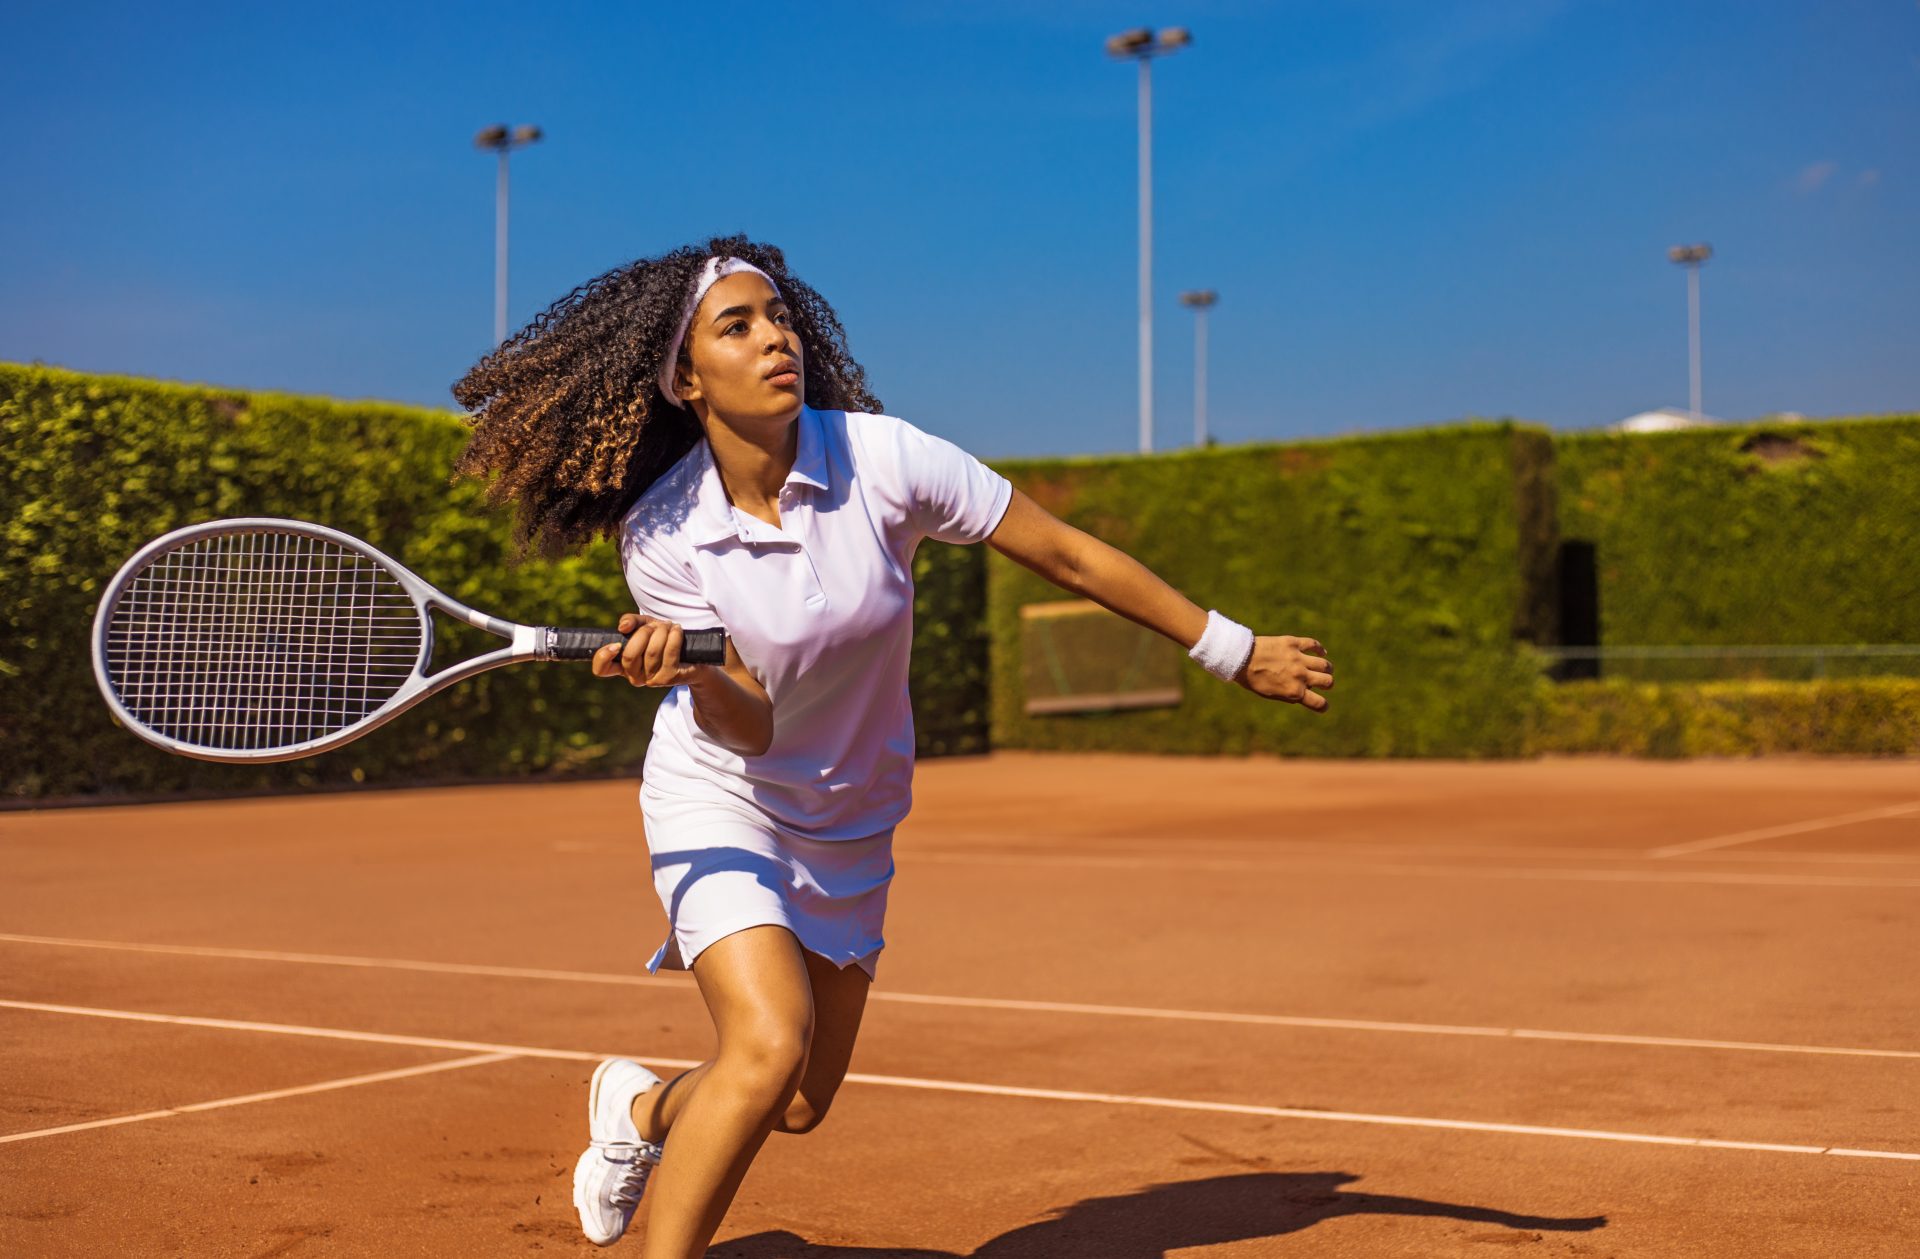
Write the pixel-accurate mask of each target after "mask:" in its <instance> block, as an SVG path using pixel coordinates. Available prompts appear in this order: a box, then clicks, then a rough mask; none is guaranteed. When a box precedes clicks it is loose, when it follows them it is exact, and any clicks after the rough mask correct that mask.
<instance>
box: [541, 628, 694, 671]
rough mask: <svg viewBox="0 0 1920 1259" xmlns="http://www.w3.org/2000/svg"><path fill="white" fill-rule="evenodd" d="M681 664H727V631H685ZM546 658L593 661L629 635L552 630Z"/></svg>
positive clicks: (576, 630) (547, 644)
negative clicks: (608, 645)
mask: <svg viewBox="0 0 1920 1259" xmlns="http://www.w3.org/2000/svg"><path fill="white" fill-rule="evenodd" d="M681 633H682V638H681V642H680V663H681V664H725V663H726V662H727V631H725V630H723V629H690V630H683V631H681ZM546 635H547V641H546V645H545V650H544V651H542V653H541V656H540V658H541V659H542V660H591V659H592V658H593V653H594V652H596V651H599V650H600V649H601V648H602V647H605V646H606V645H607V644H608V643H624V642H626V641H627V636H626V635H625V634H617V633H615V632H614V631H612V630H603V629H549V630H547V631H546Z"/></svg>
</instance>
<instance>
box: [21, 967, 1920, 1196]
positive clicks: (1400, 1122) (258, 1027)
mask: <svg viewBox="0 0 1920 1259" xmlns="http://www.w3.org/2000/svg"><path fill="white" fill-rule="evenodd" d="M0 1008H4V1009H12V1010H30V1011H35V1012H38V1013H46V1014H71V1015H80V1016H85V1017H91V1018H105V1019H131V1020H134V1021H136V1022H142V1023H170V1024H175V1025H178V1026H183V1027H211V1028H222V1029H227V1030H232V1031H248V1032H265V1033H270V1034H276V1035H283V1036H318V1037H323V1038H326V1039H330V1040H360V1041H368V1042H371V1043H374V1044H382V1045H419V1046H423V1047H426V1048H431V1049H468V1050H477V1051H481V1052H483V1053H485V1054H498V1055H501V1056H503V1057H516V1058H548V1059H564V1060H568V1061H577V1062H590V1061H598V1060H599V1059H600V1058H603V1057H606V1056H607V1055H605V1054H602V1053H595V1052H590V1051H585V1050H568V1049H544V1048H538V1047H535V1046H530V1045H489V1044H483V1043H481V1042H477V1041H459V1040H443V1039H439V1038H434V1037H426V1036H395V1035H392V1034H389V1033H385V1032H352V1031H347V1030H344V1029H341V1028H324V1027H298V1026H294V1025H291V1024H281V1023H248V1022H241V1021H239V1020H236V1019H208V1018H196V1017H192V1016H189V1015H181V1014H149V1013H145V1012H141V1011H133V1010H101V1009H93V1008H91V1007H87V1006H71V1005H51V1004H47V1003H44V1002H38V1001H6V1000H0ZM645 1061H646V1062H649V1063H652V1064H655V1065H658V1066H669V1067H688V1066H692V1065H693V1064H692V1063H691V1062H688V1061H686V1060H684V1059H675V1058H654V1057H651V1056H649V1057H647V1058H646V1059H645ZM442 1065H450V1064H442ZM846 1079H847V1081H848V1083H852V1084H872V1085H877V1086H879V1087H883V1088H903V1089H919V1090H922V1091H925V1092H935V1093H967V1094H974V1095H977V1096H985V1097H1020V1098H1032V1099H1036V1100H1041V1101H1058V1102H1090V1103H1095V1104H1098V1105H1105V1106H1145V1107H1151V1108H1154V1109H1159V1110H1186V1111H1203V1112H1208V1113H1212V1114H1224V1115H1254V1116H1258V1117H1261V1118H1269V1119H1310V1120H1319V1121H1321V1122H1325V1123H1358V1124H1377V1125H1383V1126H1387V1127H1396V1128H1437V1129H1442V1130H1445V1131H1451V1132H1492V1133H1503V1134H1509V1135H1515V1136H1538V1137H1562V1138H1570V1139H1576V1140H1583V1141H1620V1142H1626V1143H1629V1144H1635V1145H1684V1146H1692V1147H1694V1148H1696V1149H1708V1150H1755V1151H1761V1152H1766V1153H1774V1154H1835V1155H1843V1156H1845V1157H1849V1158H1876V1159H1898V1160H1903V1161H1909V1162H1920V1153H1909V1152H1906V1151H1903V1150H1861V1149H1854V1148H1851V1147H1846V1146H1826V1145H1791V1144H1786V1143H1782V1142H1774V1141H1728V1140H1722V1139H1720V1138H1717V1137H1668V1136H1660V1135H1657V1134H1653V1133H1644V1132H1609V1131H1606V1130H1604V1129H1598V1128H1555V1127H1548V1126H1545V1125H1542V1124H1512V1123H1488V1122H1483V1121H1480V1120H1473V1119H1430V1118H1425V1117H1421V1116H1415V1115H1375V1114H1367V1113H1364V1112H1361V1111H1343V1110H1307V1109H1303V1108H1300V1107H1295V1106H1253V1105H1246V1104H1242V1103H1238V1102H1203V1101H1194V1100H1191V1099H1187V1098H1179V1097H1146V1096H1137V1095H1133V1094H1127V1093H1088V1092H1082V1091H1079V1090H1076V1089H1040V1088H1021V1087H1019V1086H1016V1085H1007V1084H972V1083H968V1082H965V1081H961V1080H927V1079H919V1078H917V1077H914V1076H902V1075H869V1074H866V1073H864V1072H858V1071H850V1072H848V1073H847V1076H846Z"/></svg>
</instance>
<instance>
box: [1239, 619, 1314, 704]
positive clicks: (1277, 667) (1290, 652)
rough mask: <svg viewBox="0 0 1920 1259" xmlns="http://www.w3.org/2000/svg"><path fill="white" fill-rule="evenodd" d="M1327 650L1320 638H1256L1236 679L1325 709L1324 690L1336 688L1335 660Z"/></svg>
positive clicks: (1273, 694) (1261, 690)
mask: <svg viewBox="0 0 1920 1259" xmlns="http://www.w3.org/2000/svg"><path fill="white" fill-rule="evenodd" d="M1324 651H1326V648H1325V647H1322V646H1321V645H1320V640H1319V639H1317V638H1295V637H1293V636H1292V635H1291V634H1280V635H1277V636H1276V637H1273V638H1255V639H1254V640H1253V655H1251V656H1249V657H1248V658H1247V666H1246V668H1244V669H1242V670H1240V676H1239V677H1237V678H1235V679H1234V681H1236V682H1238V683H1239V684H1240V685H1241V686H1244V687H1246V688H1247V689H1248V690H1249V691H1252V692H1253V693H1254V694H1255V695H1263V696H1265V697H1266V698H1268V699H1280V700H1285V701H1286V702H1287V703H1289V704H1298V705H1300V706H1301V707H1302V708H1307V709H1311V710H1312V711H1314V712H1316V713H1323V712H1325V711H1327V697H1326V696H1324V695H1322V694H1320V692H1321V691H1330V690H1332V689H1333V662H1332V661H1331V660H1328V659H1327V658H1326V657H1325V656H1324V655H1322V654H1321V653H1322V652H1324Z"/></svg>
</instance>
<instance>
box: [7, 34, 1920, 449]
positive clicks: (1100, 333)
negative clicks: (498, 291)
mask: <svg viewBox="0 0 1920 1259" xmlns="http://www.w3.org/2000/svg"><path fill="white" fill-rule="evenodd" d="M1143 23H1145V24H1156V25H1163V26H1164V25H1176V24H1183V25H1186V26H1188V27H1190V28H1191V29H1192V31H1193V37H1194V42H1193V46H1192V47H1190V48H1189V49H1187V50H1185V51H1183V52H1181V53H1179V54H1177V55H1176V56H1173V57H1171V58H1169V59H1167V60H1164V61H1160V62H1157V63H1156V66H1155V70H1154V76H1155V78H1154V96H1155V118H1154V126H1155V141H1156V145H1155V174H1156V180H1155V184H1156V189H1155V191H1156V232H1155V235H1156V251H1157V252H1156V267H1155V276H1156V290H1157V299H1158V300H1157V302H1156V342H1157V344H1156V356H1155V363H1156V378H1157V389H1156V404H1157V413H1158V414H1157V424H1156V430H1157V432H1156V437H1157V444H1158V445H1159V447H1160V448H1162V449H1166V448H1171V447H1174V446H1178V445H1182V444H1185V443H1187V442H1189V441H1190V440H1191V431H1192V427H1191V426H1192V362H1193V337H1192V320H1191V316H1190V315H1189V314H1188V313H1187V312H1186V311H1185V310H1184V309H1183V308H1182V307H1181V306H1180V305H1179V304H1178V300H1177V299H1178V293H1179V292H1180V290H1182V289H1186V288H1198V287H1210V288H1214V289H1217V290H1219V292H1220V294H1221V297H1220V304H1219V306H1218V307H1217V308H1216V310H1215V312H1214V315H1213V323H1212V335H1211V342H1212V345H1211V355H1210V360H1211V362H1210V371H1209V378H1210V395H1211V405H1210V412H1211V427H1212V429H1213V432H1214V433H1215V434H1216V435H1217V436H1218V437H1219V438H1220V439H1221V440H1223V441H1228V442H1237V441H1251V440H1268V439H1276V438H1288V437H1295V436H1301V435H1320V434H1333V433H1344V432H1354V431H1369V430H1378V429H1386V428H1398V427H1404V426H1409V425H1419V424H1428V423H1434V422H1438V421H1443V420H1447V419H1451V418H1457V417H1461V416H1467V415H1483V416H1497V415H1514V416H1519V417H1523V418H1527V419H1531V420H1535V421H1539V422H1543V423H1547V424H1551V425H1554V426H1556V427H1560V428H1582V427H1590V426H1593V425H1598V424H1602V423H1605V422H1608V421H1610V420H1613V419H1617V418H1619V417H1621V416H1624V415H1627V414H1630V413H1632V412H1634V411H1637V410H1641V409H1644V408H1648V407H1653V406H1659V405H1684V404H1685V402H1686V393H1687V364H1686V304H1685V283H1684V278H1683V276H1682V273H1681V272H1680V270H1679V269H1678V268H1676V267H1674V266H1672V265H1671V264H1670V263H1668V262H1667V261H1666V260H1665V250H1666V248H1667V246H1669V245H1672V244H1675V243H1679V242H1686V241H1695V240H1706V241H1710V242H1711V243H1712V244H1713V246H1714V249H1715V251H1716V257H1715V258H1714V260H1713V261H1712V262H1711V263H1709V264H1708V266H1707V269H1706V272H1705V276H1704V291H1705V300H1704V307H1705V321H1704V322H1705V372H1704V375H1705V404H1706V410H1707V411H1709V412H1710V413H1713V414H1718V415H1723V416H1729V417H1746V416H1752V415H1758V414H1762V413H1766V412H1770V411H1781V410H1792V411H1801V412H1805V413H1807V414H1810V415H1831V414H1843V413H1860V412H1874V411H1891V410H1914V409H1920V5H1917V4H1916V3H1914V0H1878V2H1869V0H1804V2H1799V3H1783V2H1780V0H1763V2H1761V3H1753V2H1752V0H1746V2H1744V3H1719V2H1701V3H1678V4H1675V3H1671V2H1669V3H1647V2H1642V0H1586V2H1582V0H1563V2H1549V0H1511V2H1506V3H1491V2H1481V0H1466V2H1463V3H1441V4H1434V3H1430V2H1427V3H1400V2H1381V3H1357V4H1348V3H1338V2H1334V3H1324V2H1323V3H1308V2H1305V0H1302V2H1297V3H1295V2H1286V3H1277V2H1274V3H1251V2H1248V3H1232V2H1227V0H1221V2H1219V3H1183V2H1179V0H1157V2H1156V3H1154V4H1149V5H1142V4H1139V3H1138V2H1137V0H1135V2H1133V3H1128V4H1109V3H1098V4H1096V3H1075V2H1073V0H1051V2H1050V3H1046V4H1034V3H992V2H982V3H974V4H921V3H912V2H901V3H852V2H850V0H849V2H844V3H836V2H833V0H826V2H823V3H815V4H797V3H793V4H787V5H780V6H773V5H764V4H756V3H746V2H739V3H731V4H726V5H684V4H682V5H661V4H642V3H625V4H594V3H568V4H560V5H545V6H540V5H503V4H485V3H471V4H458V5H454V4H447V5H425V4H404V3H388V4H381V5H371V4H359V3H347V2H341V3H334V4H329V5H325V6H302V7H299V8H289V7H287V6H282V5H260V4H253V3H245V4H212V3H207V4H188V5H181V6H154V5H145V4H142V5H134V4H99V3H87V2H85V0H80V2H75V3H65V4H59V5H53V4H41V5H26V4H17V5H12V6H9V11H8V14H7V23H6V25H7V28H8V31H9V37H10V42H12V43H13V45H14V53H13V55H12V56H10V57H9V59H8V61H9V65H8V73H7V75H6V76H4V78H0V101H3V102H4V105H5V113H6V116H7V117H8V118H9V120H10V121H11V123H12V125H11V127H10V128H9V133H10V134H9V144H8V158H7V170H8V175H9V178H8V179H7V181H6V183H7V195H6V196H4V197H0V359H6V360H11V361H29V360H33V359H40V360H44V361H46V362H50V363H58V364H62V365H65V366H68V367H73V368H77V369H81V370H91V371H108V372H121V373H128V374H134V375H143V376H156V377H163V378H168V379H178V380H192V381H206V382H212V383H218V384H223V385H231V386H239V387H247V388H259V389H278V390H289V391H294V392H302V393H324V394H331V395H334V396H338V397H348V398H359V397H374V398H387V399H394V400H399V401H405V402H414V403H421V404H427V405H434V406H451V405H452V400H451V396H450V395H449V393H448V386H449V384H451V382H452V381H453V380H455V379H456V378H457V377H458V376H459V375H460V374H461V373H462V372H464V371H465V369H466V368H467V366H468V365H469V364H470V363H471V362H472V361H473V360H474V359H475V358H476V357H477V356H479V355H480V354H482V353H484V352H485V350H486V349H487V347H488V343H489V340H490V338H491V334H492V320H493V315H492V303H493V214H494V199H493V184H494V165H493V160H492V158H491V157H489V156H487V155H484V154H482V153H479V152H477V151H475V150H474V149H473V148H472V145H471V137H472V135H473V133H474V132H475V131H476V130H478V129H479V128H481V127H483V126H485V125H487V124H489V123H492V122H496V121H500V122H507V123H536V124H538V125H540V126H542V127H543V128H545V130H546V133H547V139H546V140H545V141H544V142H543V143H542V144H540V145H538V146H536V147H534V148H531V149H528V150H523V151H521V152H520V153H518V154H516V155H515V157H514V159H513V215H512V227H513V265H512V277H511V280H512V305H511V310H510V315H511V318H512V321H513V322H514V324H515V325H516V326H517V325H518V324H520V323H524V322H525V321H526V320H528V319H529V318H531V317H532V316H533V315H534V314H535V313H536V312H537V311H538V310H539V309H540V308H541V307H543V306H544V305H546V304H547V303H548V302H551V301H553V300H555V299H557V298H559V297H560V296H562V295H563V294H565V293H566V292H567V291H568V290H569V289H570V288H572V287H573V286H574V285H576V284H579V283H582V282H584V281H585V280H587V279H589V278H591V277H592V276H594V275H597V274H599V273H601V272H603V271H606V270H608V269H610V268H612V267H615V266H618V265H621V264H622V263H625V262H627V261H630V260H632V259H634V258H637V257H641V256H644V255H647V254H651V253H655V252H658V251H661V250H663V249H666V248H669V247H672V246H674V245H677V244H680V243H682V242H684V241H686V240H688V239H691V238H693V237H695V236H699V235H705V234H707V233H709V232H713V231H731V230H744V231H746V232H748V233H749V234H751V235H753V236H756V237H758V238H761V239H765V240H769V241H772V242H774V243H776V244H779V245H780V246H781V247H782V248H784V249H785V250H786V251H787V255H788V259H789V261H790V262H791V263H792V264H793V266H794V267H795V269H796V270H797V271H798V272H799V273H800V274H801V275H803V276H805V277H806V278H807V279H808V280H809V282H811V283H812V284H813V285H814V286H815V287H816V288H819V289H820V290H821V291H822V292H823V293H825V294H826V296H827V297H828V299H829V300H830V301H832V302H833V303H834V304H835V305H836V307H837V308H838V309H839V311H840V313H841V316H842V318H843V319H844V321H845V323H846V325H847V329H848V333H849V337H850V340H851V342H852V346H853V349H854V352H855V354H856V355H857V356H858V357H859V358H860V359H861V361H862V362H863V363H865V364H866V365H867V368H868V370H869V373H870V374H871V376H872V378H873V380H874V382H875V384H876V386H877V392H878V393H879V395H880V396H881V398H882V399H883V401H884V402H885V403H886V406H887V409H888V410H889V411H891V412H893V413H895V414H898V415H902V416H905V417H907V418H908V419H911V420H913V421H915V422H916V423H918V424H920V425H921V426H923V427H926V428H929V429H931V430H933V431H936V432H939V433H942V434H944V435H946V436H949V437H952V438H954V439H955V440H957V441H960V442H961V443H962V444H964V445H966V446H968V447H969V448H970V449H973V450H975V451H976V452H978V453H980V454H981V455H983V456H987V457H992V456H998V455H1016V454H1050V453H1078V452H1101V451H1120V450H1129V449H1132V448H1133V447H1134V446H1135V444H1136V440H1137V438H1136V430H1137V419H1136V350H1135V339H1136V322H1135V321H1136V308H1135V302H1136V288H1135V285H1136V276H1135V252H1134V250H1135V244H1134V241H1135V232H1136V220H1135V179H1136V168H1135V143H1136V136H1135V96H1134V72H1133V69H1132V67H1131V66H1130V65H1128V64H1125V63H1119V62H1114V61H1111V60H1109V59H1108V58H1107V57H1106V56H1105V55H1104V53H1103V51H1102V42H1103V40H1104V38H1105V37H1106V36H1107V35H1108V34H1111V33H1113V32H1114V31H1117V30H1120V29H1123V28H1125V27H1128V26H1134V25H1140V24H1143Z"/></svg>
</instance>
